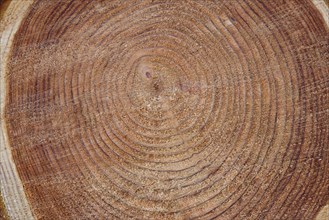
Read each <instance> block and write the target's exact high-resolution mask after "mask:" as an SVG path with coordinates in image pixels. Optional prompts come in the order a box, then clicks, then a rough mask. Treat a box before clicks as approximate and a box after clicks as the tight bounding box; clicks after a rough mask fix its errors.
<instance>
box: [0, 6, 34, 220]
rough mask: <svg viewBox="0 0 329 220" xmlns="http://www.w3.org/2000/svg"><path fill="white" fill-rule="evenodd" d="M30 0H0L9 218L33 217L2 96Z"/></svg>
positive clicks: (2, 181)
mask: <svg viewBox="0 0 329 220" xmlns="http://www.w3.org/2000/svg"><path fill="white" fill-rule="evenodd" d="M31 3H32V1H27V0H26V1H8V0H6V1H1V2H0V6H1V7H0V12H1V13H0V19H1V20H0V21H1V23H0V33H1V38H0V39H1V44H0V49H1V50H0V56H1V66H0V114H1V120H0V192H1V194H2V198H3V203H4V206H2V210H3V211H2V213H7V214H8V217H9V218H10V219H19V220H21V219H32V213H31V211H30V207H29V204H28V202H27V199H26V197H25V193H24V189H23V185H22V182H21V180H20V177H19V175H18V173H17V170H16V166H15V163H14V161H13V158H12V154H11V150H10V146H9V142H8V136H7V127H6V124H5V115H4V107H5V96H6V94H5V93H6V88H7V84H6V74H7V61H8V57H9V55H10V48H11V45H12V40H13V38H14V36H15V33H16V31H17V29H18V27H19V25H20V22H21V21H22V19H23V17H24V15H25V13H26V12H27V10H28V8H29V6H30V4H31Z"/></svg>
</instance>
